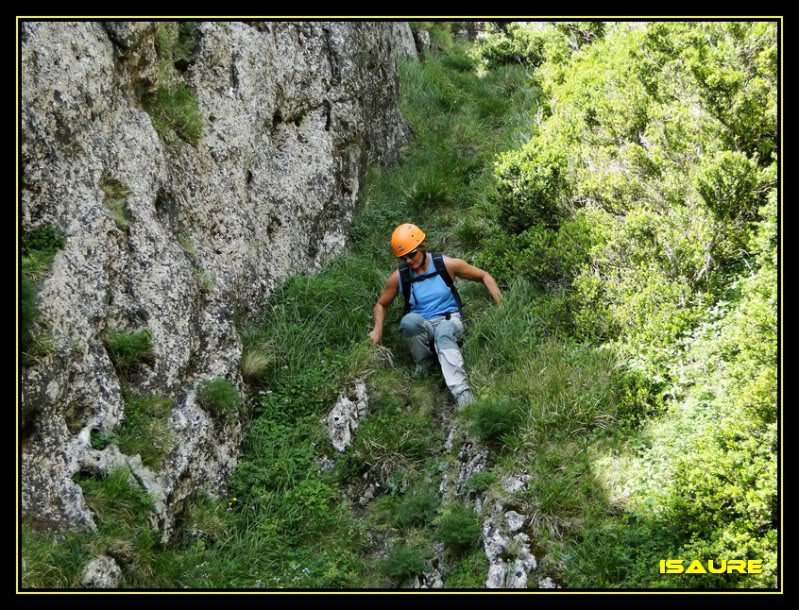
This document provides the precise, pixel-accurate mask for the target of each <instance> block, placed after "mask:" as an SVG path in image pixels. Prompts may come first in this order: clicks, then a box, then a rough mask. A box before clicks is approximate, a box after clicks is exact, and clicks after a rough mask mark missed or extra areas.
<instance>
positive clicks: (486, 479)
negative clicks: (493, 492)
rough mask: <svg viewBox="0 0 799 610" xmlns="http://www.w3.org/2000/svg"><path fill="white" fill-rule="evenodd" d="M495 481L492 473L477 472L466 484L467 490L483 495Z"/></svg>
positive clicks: (495, 477)
mask: <svg viewBox="0 0 799 610" xmlns="http://www.w3.org/2000/svg"><path fill="white" fill-rule="evenodd" d="M496 480H497V475H495V474H494V473H493V472H477V473H475V474H473V475H472V476H471V477H469V480H468V481H467V482H466V487H467V489H469V490H471V491H475V492H477V493H485V492H486V491H488V488H489V487H491V486H492V485H493V484H494V483H495V482H496Z"/></svg>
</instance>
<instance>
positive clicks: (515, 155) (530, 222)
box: [495, 142, 567, 234]
mask: <svg viewBox="0 0 799 610" xmlns="http://www.w3.org/2000/svg"><path fill="white" fill-rule="evenodd" d="M495 175H496V180H497V195H496V207H497V210H498V216H499V224H500V226H501V227H502V228H503V229H504V230H505V231H507V232H508V233H511V234H518V233H521V232H523V231H525V230H527V229H529V228H530V227H534V226H537V225H541V226H544V227H548V228H550V229H555V228H557V227H558V226H560V223H561V221H562V219H563V217H564V208H563V204H562V202H561V200H562V198H563V197H564V196H565V194H566V192H567V183H566V180H565V175H564V162H563V160H562V159H560V158H559V155H555V154H552V153H550V152H548V149H546V148H544V149H542V148H541V147H540V145H539V144H538V143H532V142H531V144H530V145H527V146H525V147H524V148H522V149H520V150H518V151H512V152H507V153H503V154H501V155H500V156H499V158H498V161H497V163H496V167H495Z"/></svg>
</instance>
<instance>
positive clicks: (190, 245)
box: [178, 233, 197, 256]
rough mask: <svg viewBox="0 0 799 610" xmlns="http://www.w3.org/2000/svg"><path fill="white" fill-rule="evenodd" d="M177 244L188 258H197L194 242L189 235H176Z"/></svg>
mask: <svg viewBox="0 0 799 610" xmlns="http://www.w3.org/2000/svg"><path fill="white" fill-rule="evenodd" d="M178 244H179V245H180V247H181V248H182V249H183V251H184V252H185V253H186V254H188V255H189V256H197V248H196V247H195V246H194V241H193V240H192V238H191V236H190V235H186V234H185V233H181V234H180V235H178Z"/></svg>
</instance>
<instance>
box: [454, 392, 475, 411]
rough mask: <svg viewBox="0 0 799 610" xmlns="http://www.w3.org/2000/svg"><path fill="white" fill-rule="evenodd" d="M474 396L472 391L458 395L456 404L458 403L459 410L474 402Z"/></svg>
mask: <svg viewBox="0 0 799 610" xmlns="http://www.w3.org/2000/svg"><path fill="white" fill-rule="evenodd" d="M474 400H475V398H474V394H472V391H471V390H465V391H463V392H461V393H460V394H459V395H458V398H457V399H456V402H457V403H458V410H461V409H464V408H466V407H467V406H469V405H470V404H472V403H473V402H474Z"/></svg>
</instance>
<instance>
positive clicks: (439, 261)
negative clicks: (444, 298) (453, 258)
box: [431, 252, 463, 319]
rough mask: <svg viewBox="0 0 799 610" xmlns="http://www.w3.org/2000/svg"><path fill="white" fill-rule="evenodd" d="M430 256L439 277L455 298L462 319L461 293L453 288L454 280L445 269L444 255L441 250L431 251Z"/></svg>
mask: <svg viewBox="0 0 799 610" xmlns="http://www.w3.org/2000/svg"><path fill="white" fill-rule="evenodd" d="M431 256H432V257H433V265H435V267H436V271H438V273H439V274H440V275H441V279H443V280H444V283H445V284H446V285H447V286H448V287H449V289H450V290H451V291H452V296H453V297H454V298H455V303H457V304H458V312H459V313H460V314H461V319H463V304H462V303H461V295H459V294H458V290H457V288H455V282H454V281H453V279H452V276H450V274H449V271H447V266H446V265H445V264H444V255H443V254H442V253H441V252H432V253H431Z"/></svg>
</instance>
